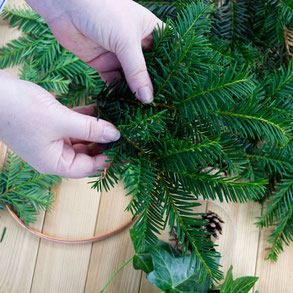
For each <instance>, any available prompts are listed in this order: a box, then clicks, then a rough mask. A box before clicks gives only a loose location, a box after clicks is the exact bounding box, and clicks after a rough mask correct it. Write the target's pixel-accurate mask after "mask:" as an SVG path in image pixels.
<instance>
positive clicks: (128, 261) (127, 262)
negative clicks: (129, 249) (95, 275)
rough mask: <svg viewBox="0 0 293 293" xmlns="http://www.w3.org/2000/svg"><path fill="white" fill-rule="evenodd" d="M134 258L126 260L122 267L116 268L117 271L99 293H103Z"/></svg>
mask: <svg viewBox="0 0 293 293" xmlns="http://www.w3.org/2000/svg"><path fill="white" fill-rule="evenodd" d="M133 258H134V256H132V257H131V258H130V259H128V260H127V261H126V262H125V263H124V264H123V265H122V266H120V267H119V268H118V270H117V271H116V272H115V273H114V274H113V275H112V276H111V277H110V279H109V280H108V282H107V283H106V285H105V286H104V288H103V289H102V290H101V291H100V293H103V292H104V291H105V289H106V288H107V287H108V285H109V284H110V283H111V282H112V280H113V279H114V278H115V277H116V275H117V274H118V273H119V272H120V271H121V270H122V269H123V268H124V267H125V266H127V265H128V264H129V263H130V262H131V261H132V260H133Z"/></svg>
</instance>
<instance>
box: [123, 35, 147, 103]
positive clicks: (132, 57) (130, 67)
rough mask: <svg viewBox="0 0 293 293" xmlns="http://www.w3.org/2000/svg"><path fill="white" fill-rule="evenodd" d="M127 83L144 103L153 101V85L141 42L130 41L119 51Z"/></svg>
mask: <svg viewBox="0 0 293 293" xmlns="http://www.w3.org/2000/svg"><path fill="white" fill-rule="evenodd" d="M117 57H118V59H119V61H120V64H121V66H122V69H123V71H124V74H125V77H126V80H127V83H128V85H129V87H130V89H131V91H132V92H133V93H136V97H137V98H138V99H139V100H140V101H141V102H143V103H150V102H152V101H153V85H152V82H151V79H150V77H149V74H148V71H147V67H146V63H145V59H144V56H143V52H142V48H141V42H140V41H136V42H128V43H127V45H125V46H124V48H123V50H121V51H120V52H119V53H117Z"/></svg>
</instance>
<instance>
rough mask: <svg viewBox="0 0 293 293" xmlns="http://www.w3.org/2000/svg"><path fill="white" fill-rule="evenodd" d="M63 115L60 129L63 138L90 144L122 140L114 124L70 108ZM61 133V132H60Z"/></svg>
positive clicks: (59, 124)
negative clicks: (75, 139)
mask: <svg viewBox="0 0 293 293" xmlns="http://www.w3.org/2000/svg"><path fill="white" fill-rule="evenodd" d="M64 111H65V113H64V114H63V115H61V116H62V117H61V119H62V120H61V121H60V120H59V121H58V122H57V123H58V129H59V131H61V135H62V137H70V138H77V139H81V140H85V141H90V142H97V143H109V142H111V141H116V140H118V139H119V138H120V132H119V131H118V130H117V128H115V126H114V125H113V124H111V123H110V122H107V121H105V120H102V119H99V120H97V119H96V118H94V117H92V116H88V115H84V114H81V113H77V112H74V111H72V110H70V109H68V108H65V109H64ZM59 133H60V132H59Z"/></svg>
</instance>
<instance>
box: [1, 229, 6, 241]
mask: <svg viewBox="0 0 293 293" xmlns="http://www.w3.org/2000/svg"><path fill="white" fill-rule="evenodd" d="M5 233H6V227H4V230H3V233H2V236H1V239H0V243H2V241H3V239H4V236H5Z"/></svg>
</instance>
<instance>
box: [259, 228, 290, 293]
mask: <svg viewBox="0 0 293 293" xmlns="http://www.w3.org/2000/svg"><path fill="white" fill-rule="evenodd" d="M270 232H271V230H270V229H264V230H262V231H261V237H260V245H259V253H258V257H257V266H256V273H255V275H256V276H257V277H259V280H258V281H257V283H256V285H255V289H256V290H259V292H260V293H262V292H265V293H276V292H282V293H291V292H292V284H293V274H292V271H293V245H292V244H291V246H290V247H287V246H285V249H284V252H283V253H282V254H280V256H279V258H278V261H277V262H276V263H274V262H272V261H268V260H265V258H266V256H267V255H268V251H266V249H267V248H269V247H270V244H269V243H268V242H267V241H266V238H267V236H268V235H269V234H270Z"/></svg>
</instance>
